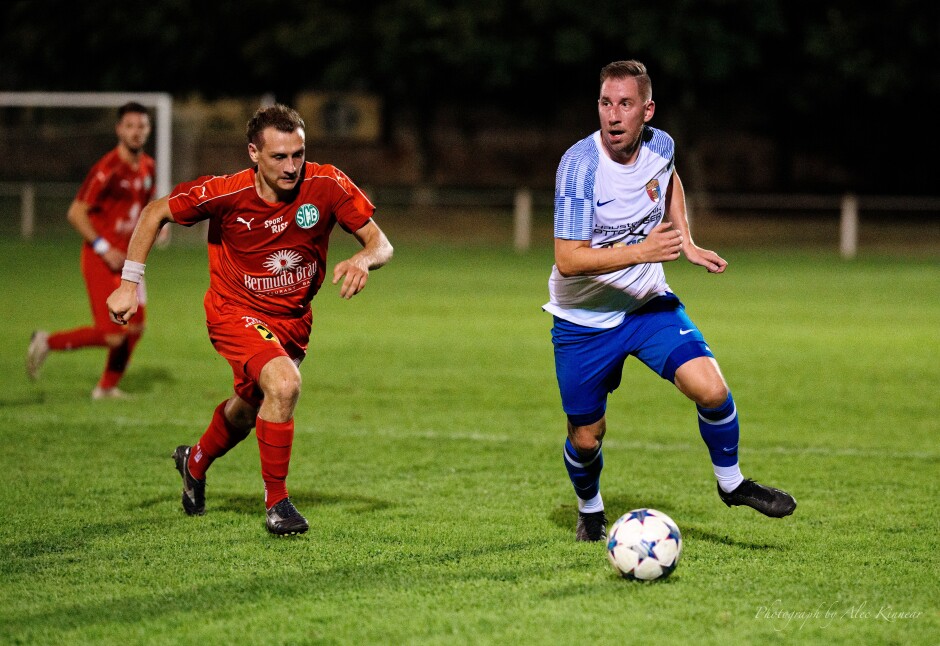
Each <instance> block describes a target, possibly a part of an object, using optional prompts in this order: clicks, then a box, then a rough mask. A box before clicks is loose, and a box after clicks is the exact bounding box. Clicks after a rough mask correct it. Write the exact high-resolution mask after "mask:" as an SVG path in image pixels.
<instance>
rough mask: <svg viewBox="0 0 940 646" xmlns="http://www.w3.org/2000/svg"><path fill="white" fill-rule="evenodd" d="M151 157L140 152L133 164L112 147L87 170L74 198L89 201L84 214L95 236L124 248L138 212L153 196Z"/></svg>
mask: <svg viewBox="0 0 940 646" xmlns="http://www.w3.org/2000/svg"><path fill="white" fill-rule="evenodd" d="M153 176H154V163H153V157H151V156H150V155H148V154H146V153H141V154H140V161H139V163H138V164H137V168H132V167H131V166H130V165H129V164H128V163H127V162H125V161H124V160H123V159H121V156H120V154H118V149H117V148H115V149H114V150H112V151H111V152H109V153H108V154H106V155H105V156H104V157H102V158H101V159H99V160H98V161H97V163H95V165H94V166H92V167H91V170H89V171H88V175H87V177H85V181H84V182H82V185H81V187H80V188H79V189H78V195H76V196H75V199H76V200H80V201H82V202H85V203H86V204H88V205H89V209H88V217H89V218H90V219H91V224H92V226H93V227H94V228H95V231H96V232H97V233H98V235H99V236H101V237H102V238H104V239H105V240H107V241H108V242H109V243H111V246H112V247H115V248H117V249H120V250H121V251H124V252H125V253H126V252H127V243H128V242H129V241H130V239H131V234H132V233H133V232H134V227H135V226H137V219H138V218H139V217H140V212H141V210H142V209H143V208H144V206H146V205H147V203H148V202H149V201H150V200H151V199H152V198H153Z"/></svg>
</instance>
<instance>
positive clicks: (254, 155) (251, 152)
mask: <svg viewBox="0 0 940 646" xmlns="http://www.w3.org/2000/svg"><path fill="white" fill-rule="evenodd" d="M260 154H261V151H260V150H258V147H257V146H255V145H254V144H253V143H249V144H248V156H249V157H251V161H253V162H254V163H256V164H257V163H258V156H259V155H260Z"/></svg>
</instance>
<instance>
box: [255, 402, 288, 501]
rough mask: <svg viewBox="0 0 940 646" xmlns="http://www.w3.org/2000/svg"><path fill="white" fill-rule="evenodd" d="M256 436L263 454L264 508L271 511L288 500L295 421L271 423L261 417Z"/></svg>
mask: <svg viewBox="0 0 940 646" xmlns="http://www.w3.org/2000/svg"><path fill="white" fill-rule="evenodd" d="M255 435H257V436H258V449H259V451H260V453H261V477H262V478H263V479H264V506H265V507H267V508H268V509H270V508H271V507H273V506H274V505H276V504H277V503H279V502H281V501H282V500H284V499H285V498H287V482H286V481H287V468H288V466H289V464H290V450H291V446H292V445H293V443H294V420H293V419H289V420H287V421H286V422H269V421H267V420H263V419H261V418H260V417H259V418H258V425H257V427H256V429H255Z"/></svg>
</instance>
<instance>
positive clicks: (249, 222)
mask: <svg viewBox="0 0 940 646" xmlns="http://www.w3.org/2000/svg"><path fill="white" fill-rule="evenodd" d="M235 221H236V222H241V223H242V224H244V225H245V226H246V227H248V230H249V231H251V223H252V222H254V221H255V219H254V218H251V219H250V220H246V219H245V218H235Z"/></svg>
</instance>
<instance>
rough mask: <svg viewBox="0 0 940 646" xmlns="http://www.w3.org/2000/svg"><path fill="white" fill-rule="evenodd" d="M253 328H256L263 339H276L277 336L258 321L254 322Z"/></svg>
mask: <svg viewBox="0 0 940 646" xmlns="http://www.w3.org/2000/svg"><path fill="white" fill-rule="evenodd" d="M255 329H256V330H258V334H260V335H261V338H262V339H264V340H265V341H277V337H276V336H274V332H272V331H271V330H269V329H268V328H266V327H264V326H263V325H261V324H260V323H255Z"/></svg>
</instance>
